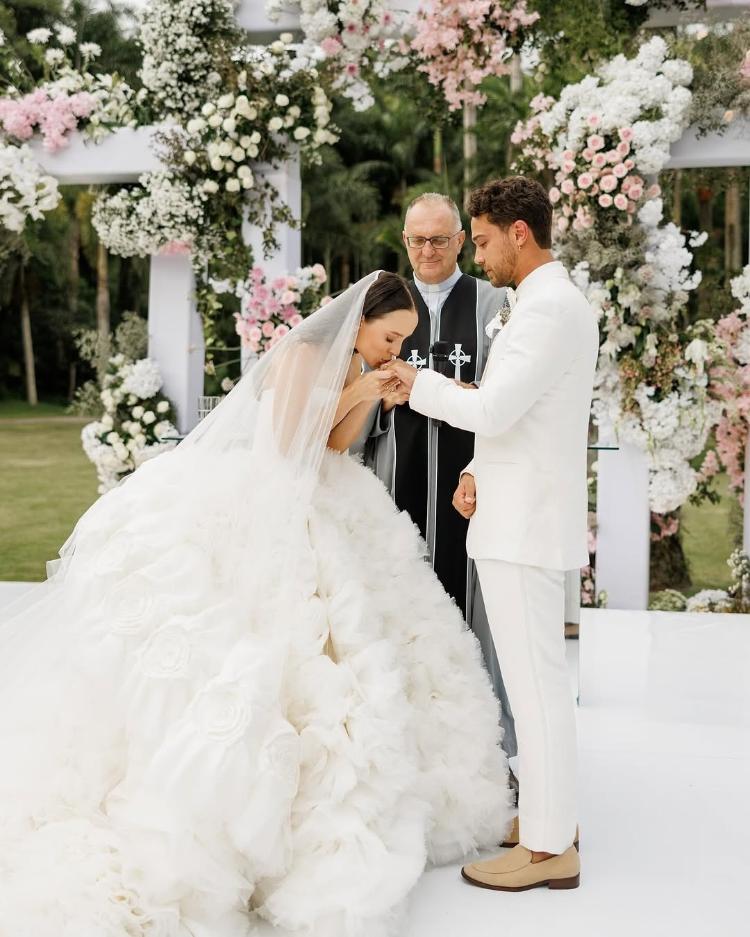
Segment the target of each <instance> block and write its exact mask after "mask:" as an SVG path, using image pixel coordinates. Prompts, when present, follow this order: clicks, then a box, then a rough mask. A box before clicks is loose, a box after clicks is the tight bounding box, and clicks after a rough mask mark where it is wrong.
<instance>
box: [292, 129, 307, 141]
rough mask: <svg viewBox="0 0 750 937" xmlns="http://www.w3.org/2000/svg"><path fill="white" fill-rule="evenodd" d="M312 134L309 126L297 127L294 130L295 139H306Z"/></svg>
mask: <svg viewBox="0 0 750 937" xmlns="http://www.w3.org/2000/svg"><path fill="white" fill-rule="evenodd" d="M309 136H310V130H309V128H308V127H296V128H295V130H294V139H295V140H304V139H305V138H306V137H309Z"/></svg>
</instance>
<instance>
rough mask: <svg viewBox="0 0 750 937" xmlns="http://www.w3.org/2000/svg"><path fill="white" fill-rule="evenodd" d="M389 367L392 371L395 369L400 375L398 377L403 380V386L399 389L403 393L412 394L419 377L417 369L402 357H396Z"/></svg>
mask: <svg viewBox="0 0 750 937" xmlns="http://www.w3.org/2000/svg"><path fill="white" fill-rule="evenodd" d="M388 369H389V370H390V371H395V372H396V374H397V375H398V379H399V380H400V381H401V387H400V388H399V389H400V390H401V391H402V392H403V393H408V394H411V389H412V387H414V381H416V379H417V369H416V368H413V367H412V366H411V365H410V364H407V363H406V362H405V361H402V360H401V359H400V358H394V359H393V361H391V362H389V364H388Z"/></svg>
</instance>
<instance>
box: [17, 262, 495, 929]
mask: <svg viewBox="0 0 750 937" xmlns="http://www.w3.org/2000/svg"><path fill="white" fill-rule="evenodd" d="M416 323H417V316H416V313H415V311H414V308H413V306H412V301H411V298H410V295H409V292H408V289H407V288H406V285H405V283H404V281H403V280H402V279H401V278H400V277H397V276H396V275H395V274H388V273H380V274H377V273H374V274H371V275H370V276H368V277H365V278H364V279H363V280H361V281H360V282H359V283H357V284H355V285H354V286H352V287H350V288H349V289H348V290H347V291H346V292H345V293H343V294H342V295H341V296H339V297H338V298H336V299H334V300H333V301H331V302H330V303H329V304H328V305H326V306H323V307H322V308H321V309H320V310H319V311H318V312H316V313H315V314H314V315H312V316H311V317H310V318H309V319H307V320H306V321H305V322H304V323H303V324H301V325H300V326H298V327H297V328H296V329H294V330H293V331H292V332H291V333H289V335H287V336H286V337H285V339H284V340H283V341H282V342H280V343H279V345H278V346H277V347H276V348H274V349H273V350H272V351H271V352H269V353H268V354H266V355H265V356H264V357H263V359H262V360H261V361H260V362H259V363H258V364H257V365H256V367H255V368H254V369H253V370H252V371H251V372H250V373H249V374H248V375H247V376H246V377H245V378H244V379H243V380H242V381H240V382H239V384H238V385H237V386H236V387H235V388H234V390H233V391H232V392H231V393H230V394H229V395H228V397H227V398H226V399H225V400H224V401H223V402H222V403H221V404H220V405H219V407H217V408H216V410H214V411H213V412H212V413H211V414H210V415H209V416H208V417H207V418H206V419H205V420H204V421H203V422H202V423H201V424H200V425H199V426H198V427H197V428H196V429H195V430H194V431H193V432H192V433H191V434H190V435H189V436H188V437H187V439H186V440H185V441H184V442H183V443H182V444H181V445H180V446H179V447H178V448H177V449H176V450H174V451H172V452H170V453H167V454H165V455H162V456H160V457H159V458H157V459H154V460H153V461H151V462H147V463H145V464H144V465H142V466H141V467H140V468H139V469H138V471H137V472H135V473H134V474H133V475H132V476H131V477H130V478H128V479H127V480H126V481H125V482H124V483H123V484H121V485H120V486H119V487H118V488H116V489H115V490H113V491H111V492H109V493H108V494H106V495H104V496H103V497H102V498H100V499H99V501H97V502H96V503H95V504H94V505H93V506H92V507H91V508H90V509H89V510H88V511H87V512H86V514H84V516H83V517H82V518H81V519H80V521H79V522H78V524H77V526H76V528H75V531H74V533H73V535H72V536H71V538H70V539H69V540H68V542H67V543H66V544H65V546H64V547H63V549H62V550H61V554H60V555H61V558H60V560H58V561H56V566H55V567H54V568H53V569H52V570H51V575H50V577H49V578H48V580H47V582H46V583H45V584H44V585H42V586H39V587H37V588H35V589H34V590H32V597H31V598H30V599H26V600H24V599H22V600H21V602H20V604H19V603H17V605H16V607H15V608H14V609H13V610H12V612H11V615H10V618H9V619H8V620H7V621H6V622H5V623H4V624H3V626H2V628H1V629H0V752H1V753H2V770H1V771H0V937H28V935H33V937H73V935H75V937H241V935H242V937H244V935H246V934H250V933H252V932H253V928H254V924H253V922H256V923H257V921H258V919H259V917H262V918H265V919H266V920H268V921H270V922H272V924H273V925H275V926H277V927H279V928H282V929H284V930H285V931H287V930H288V931H291V932H295V931H299V932H304V933H305V934H314V935H316V937H354V935H357V937H360V935H361V937H381V935H385V934H391V933H394V932H397V931H398V926H399V925H398V919H399V910H400V908H401V907H402V905H403V899H404V898H405V896H406V895H407V893H408V892H409V890H410V889H411V888H412V886H413V885H414V884H415V882H416V881H417V879H418V877H419V876H420V874H421V872H422V870H423V868H424V866H425V863H426V862H427V861H431V862H441V861H446V860H449V859H452V858H454V857H458V856H462V855H464V854H465V853H466V852H467V851H469V850H472V849H474V848H477V847H480V846H486V845H495V844H497V843H498V842H500V841H501V839H502V836H503V833H504V831H505V829H506V828H507V826H508V823H509V813H510V808H509V803H510V798H509V794H508V791H507V785H506V776H507V765H506V763H505V761H504V756H503V754H502V750H501V749H500V747H499V744H498V743H499V740H500V739H499V735H500V733H499V729H498V713H497V710H496V704H495V702H494V698H493V695H492V691H491V689H490V685H489V682H488V679H487V677H486V675H485V673H484V671H483V668H482V664H481V663H480V655H479V651H478V648H477V645H476V641H475V639H474V638H473V636H472V635H471V633H470V632H468V631H467V630H466V628H465V625H464V624H463V622H462V619H461V615H460V612H459V611H458V609H457V607H456V606H455V605H454V604H453V602H452V600H450V599H449V598H448V597H447V596H446V594H445V593H444V592H443V590H442V588H441V586H440V584H439V583H438V581H437V579H436V578H435V576H434V574H433V572H432V570H431V569H430V566H429V565H428V564H427V563H426V562H424V554H425V547H424V544H423V543H422V541H421V540H420V539H419V536H418V533H417V531H416V528H415V527H414V526H413V525H412V524H411V522H410V521H409V519H408V517H407V516H406V515H405V514H399V513H397V511H396V509H395V508H394V506H393V504H392V502H391V500H390V498H389V497H388V495H387V493H386V491H385V489H384V488H383V487H382V485H381V484H380V482H379V481H378V480H377V479H376V478H375V476H374V475H372V474H371V473H370V472H368V471H367V470H366V469H365V468H363V467H362V466H361V465H360V464H359V463H358V462H357V461H355V460H354V459H353V458H351V457H349V456H348V455H347V454H346V452H345V451H344V450H346V449H347V447H348V446H349V445H350V443H351V441H352V440H354V439H355V438H356V437H357V436H358V435H359V433H360V431H361V428H362V424H363V422H364V420H365V417H366V413H367V412H368V411H369V410H370V407H371V406H372V401H374V400H377V399H379V398H381V397H383V396H384V395H386V394H388V393H392V392H393V391H394V389H395V384H396V383H397V382H396V379H395V376H394V375H393V372H391V371H389V370H388V369H387V362H388V361H390V359H391V357H392V356H393V355H396V354H398V352H399V351H400V348H401V343H402V341H403V340H404V338H405V337H406V336H408V335H409V334H411V332H412V331H413V329H414V328H415V326H416ZM363 361H364V362H366V363H367V365H368V366H369V367H370V368H372V369H373V370H371V371H367V372H366V373H365V368H364V365H363V364H362V362H363ZM382 365H385V367H384V368H382V369H381V370H378V368H379V367H380V366H382ZM337 449H338V450H341V451H339V452H336V451H334V450H337Z"/></svg>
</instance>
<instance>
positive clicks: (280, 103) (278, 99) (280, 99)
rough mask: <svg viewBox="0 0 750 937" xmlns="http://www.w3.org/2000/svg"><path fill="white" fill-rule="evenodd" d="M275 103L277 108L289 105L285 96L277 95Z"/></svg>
mask: <svg viewBox="0 0 750 937" xmlns="http://www.w3.org/2000/svg"><path fill="white" fill-rule="evenodd" d="M276 103H277V104H278V106H279V107H286V106H287V105H288V104H289V98H288V97H287V96H286V95H285V94H277V95H276Z"/></svg>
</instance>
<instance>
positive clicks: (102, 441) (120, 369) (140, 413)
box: [81, 354, 177, 494]
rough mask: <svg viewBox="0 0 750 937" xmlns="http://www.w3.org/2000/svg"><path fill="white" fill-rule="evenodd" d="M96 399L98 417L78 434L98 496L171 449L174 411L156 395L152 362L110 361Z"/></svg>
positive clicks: (158, 379)
mask: <svg viewBox="0 0 750 937" xmlns="http://www.w3.org/2000/svg"><path fill="white" fill-rule="evenodd" d="M103 384H104V386H103V387H102V390H101V394H100V398H101V402H102V405H103V406H104V413H103V414H102V416H101V417H100V418H99V419H98V420H95V421H94V422H92V423H88V424H87V425H86V426H84V428H83V430H82V431H81V442H82V444H83V450H84V452H85V453H86V455H87V456H88V458H89V459H90V460H91V461H92V462H93V463H94V465H95V466H96V473H97V477H98V479H99V489H98V490H99V494H104V493H105V492H106V491H109V490H110V489H111V488H114V487H115V485H117V484H118V483H119V481H120V480H121V479H122V478H123V477H124V476H125V475H128V474H129V473H130V472H133V471H135V469H136V468H138V466H139V465H141V464H142V463H143V462H145V461H146V460H147V459H151V458H153V457H154V456H157V455H159V454H160V453H162V452H166V451H168V450H169V449H172V448H174V446H175V445H176V440H169V439H167V438H166V437H169V436H175V435H176V434H177V430H176V428H175V426H174V424H173V422H172V419H173V416H174V409H173V407H172V404H171V403H170V402H169V400H167V398H166V397H163V396H162V395H160V393H159V391H160V390H161V387H162V379H161V374H160V372H159V367H158V365H157V364H156V362H155V361H152V360H151V359H150V358H143V359H140V360H138V361H130V360H129V359H128V358H126V357H125V356H124V355H123V354H117V355H113V356H112V357H111V358H110V359H109V368H108V371H107V374H106V375H105V377H104V382H103Z"/></svg>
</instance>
